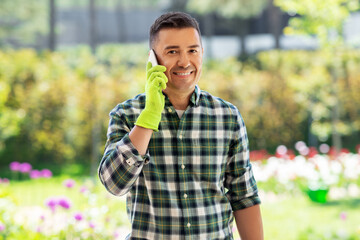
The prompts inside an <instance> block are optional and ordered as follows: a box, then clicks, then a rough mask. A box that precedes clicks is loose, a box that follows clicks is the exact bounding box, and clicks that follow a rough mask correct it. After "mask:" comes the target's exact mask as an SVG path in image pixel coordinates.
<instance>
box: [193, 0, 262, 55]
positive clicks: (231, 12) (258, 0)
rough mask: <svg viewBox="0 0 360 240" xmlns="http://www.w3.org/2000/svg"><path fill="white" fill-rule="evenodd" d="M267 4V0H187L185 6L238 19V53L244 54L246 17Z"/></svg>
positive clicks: (260, 10)
mask: <svg viewBox="0 0 360 240" xmlns="http://www.w3.org/2000/svg"><path fill="white" fill-rule="evenodd" d="M267 5H268V0H252V1H248V0H222V1H219V0H189V1H188V4H187V8H188V9H189V10H191V11H194V12H196V13H199V14H202V15H204V14H209V13H216V14H219V15H220V16H222V17H225V18H233V19H236V20H237V21H238V26H239V27H238V28H237V29H236V33H237V35H238V36H239V38H240V54H241V55H246V43H245V37H246V35H247V33H248V19H250V18H251V17H254V16H258V15H259V14H260V13H261V12H262V11H263V10H264V9H265V8H266V7H267Z"/></svg>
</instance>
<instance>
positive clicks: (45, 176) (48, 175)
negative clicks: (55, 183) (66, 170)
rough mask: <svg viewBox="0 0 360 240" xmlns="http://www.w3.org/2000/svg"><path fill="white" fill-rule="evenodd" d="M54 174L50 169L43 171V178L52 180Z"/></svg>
mask: <svg viewBox="0 0 360 240" xmlns="http://www.w3.org/2000/svg"><path fill="white" fill-rule="evenodd" d="M52 175H53V174H52V172H51V171H50V170H49V169H43V170H41V176H42V177H44V178H51V177H52Z"/></svg>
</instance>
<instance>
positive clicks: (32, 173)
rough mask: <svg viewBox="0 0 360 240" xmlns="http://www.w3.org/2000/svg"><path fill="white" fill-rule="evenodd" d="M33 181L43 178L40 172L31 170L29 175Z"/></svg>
mask: <svg viewBox="0 0 360 240" xmlns="http://www.w3.org/2000/svg"><path fill="white" fill-rule="evenodd" d="M29 176H30V178H31V179H36V178H40V177H41V172H40V171H39V170H31V171H30V173H29Z"/></svg>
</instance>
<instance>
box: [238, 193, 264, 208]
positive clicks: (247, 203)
mask: <svg viewBox="0 0 360 240" xmlns="http://www.w3.org/2000/svg"><path fill="white" fill-rule="evenodd" d="M260 203H261V201H260V198H259V196H258V195H257V194H255V195H253V196H251V197H248V198H244V199H241V200H239V201H236V202H232V203H231V208H232V210H233V212H235V211H237V210H241V209H244V208H248V207H252V206H254V205H257V204H260Z"/></svg>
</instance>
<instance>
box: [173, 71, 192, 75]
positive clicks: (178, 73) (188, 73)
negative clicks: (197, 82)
mask: <svg viewBox="0 0 360 240" xmlns="http://www.w3.org/2000/svg"><path fill="white" fill-rule="evenodd" d="M193 72H194V71H191V72H186V73H183V72H174V74H175V75H178V76H189V75H190V74H192V73H193Z"/></svg>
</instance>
